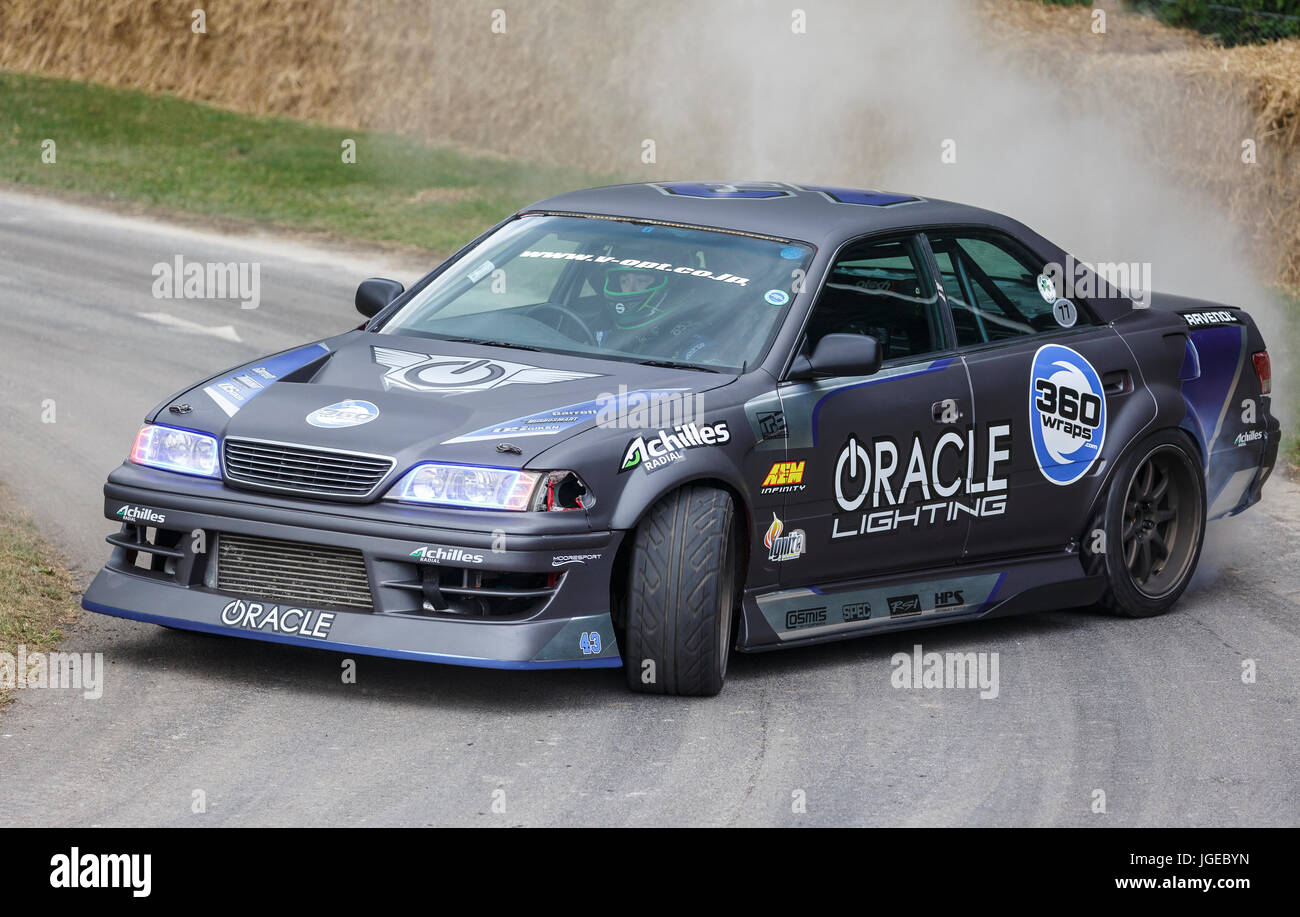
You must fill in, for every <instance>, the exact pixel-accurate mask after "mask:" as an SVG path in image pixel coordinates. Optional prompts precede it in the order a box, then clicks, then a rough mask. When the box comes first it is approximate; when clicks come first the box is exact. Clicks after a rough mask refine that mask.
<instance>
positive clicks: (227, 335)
mask: <svg viewBox="0 0 1300 917" xmlns="http://www.w3.org/2000/svg"><path fill="white" fill-rule="evenodd" d="M136 315H138V316H139V317H140V318H143V319H148V320H149V321H151V322H157V323H158V324H160V325H167V326H169V327H172V328H175V329H176V330H177V331H183V332H184V333H186V334H206V335H210V336H211V337H214V338H221V339H222V340H223V341H233V342H234V343H236V344H242V343H244V342H243V341H242V340H241V339H240V337H239V332H237V331H236V330H235V326H234V325H221V326H219V327H215V328H209V327H207V326H206V325H200V324H199V323H198V322H192V321H190V320H189V319H184V318H178V317H177V316H175V315H169V314H168V313H166V312H137V313H136Z"/></svg>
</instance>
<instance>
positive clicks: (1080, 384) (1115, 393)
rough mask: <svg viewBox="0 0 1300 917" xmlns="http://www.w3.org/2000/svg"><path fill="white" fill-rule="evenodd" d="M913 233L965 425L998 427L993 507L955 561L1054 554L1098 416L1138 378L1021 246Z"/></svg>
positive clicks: (1083, 486)
mask: <svg viewBox="0 0 1300 917" xmlns="http://www.w3.org/2000/svg"><path fill="white" fill-rule="evenodd" d="M925 240H926V242H927V244H928V246H929V248H930V251H931V254H932V256H933V258H934V266H935V270H936V271H937V273H938V275H939V279H940V287H941V289H942V292H943V296H944V298H945V300H946V302H947V304H948V306H949V309H950V312H951V315H952V320H953V326H954V331H955V333H956V337H957V347H958V351H959V353H960V354H961V356H962V359H963V360H964V361H965V363H966V366H967V369H968V372H969V374H970V381H971V389H972V392H973V395H974V403H975V420H976V421H977V422H978V424H979V425H980V426H990V425H994V426H998V427H1002V428H1006V429H1007V430H1008V431H1009V440H1008V442H1009V450H1010V456H1009V459H1008V461H1007V462H1006V465H1005V468H1006V471H1005V473H1004V474H1003V477H1005V478H1006V481H1007V484H1006V487H1005V488H1004V490H1003V493H1005V495H1006V505H1005V510H1004V512H1001V513H998V514H994V515H988V516H981V517H978V518H973V519H972V523H971V531H970V540H969V542H968V545H967V551H966V554H967V558H968V559H969V560H972V561H973V560H978V559H983V558H991V557H996V556H1005V555H1024V554H1034V553H1039V552H1052V551H1061V550H1063V549H1065V548H1066V547H1067V546H1069V545H1071V543H1072V542H1073V541H1074V540H1075V539H1077V538H1079V537H1080V536H1081V535H1082V534H1083V533H1084V529H1085V527H1086V525H1087V523H1088V520H1087V519H1086V518H1085V516H1086V515H1087V513H1088V512H1089V508H1090V506H1091V502H1092V498H1093V496H1094V495H1095V493H1096V491H1097V487H1098V486H1099V480H1098V479H1099V476H1100V475H1101V474H1102V472H1103V471H1104V469H1105V461H1104V460H1103V458H1102V449H1103V446H1104V444H1105V436H1106V427H1107V423H1106V418H1107V416H1108V415H1110V414H1112V413H1113V412H1114V411H1115V410H1116V408H1117V401H1118V399H1122V398H1127V397H1129V395H1130V394H1131V393H1132V392H1133V391H1134V380H1135V379H1140V375H1139V373H1138V372H1137V366H1136V363H1135V361H1134V358H1133V355H1132V353H1131V352H1130V351H1129V349H1128V347H1127V346H1125V344H1124V343H1123V341H1122V340H1120V339H1119V336H1118V335H1117V334H1116V333H1115V331H1114V330H1113V329H1111V328H1110V327H1109V326H1107V325H1104V324H1101V323H1100V322H1098V321H1097V320H1096V319H1095V318H1094V316H1093V314H1092V312H1091V310H1090V308H1089V306H1088V304H1087V302H1086V301H1085V300H1082V299H1079V298H1075V299H1066V298H1064V297H1061V296H1058V295H1057V290H1056V288H1055V284H1054V282H1053V280H1052V279H1051V276H1050V273H1052V272H1045V271H1046V269H1047V265H1046V263H1045V262H1044V260H1043V259H1042V258H1040V257H1039V256H1037V255H1035V254H1034V253H1033V252H1032V251H1031V250H1030V249H1029V248H1028V247H1027V246H1025V245H1024V244H1023V243H1021V242H1019V241H1018V240H1016V239H1014V238H1012V237H1011V236H1009V235H1006V234H1004V233H1001V232H996V231H993V230H983V229H962V230H931V231H929V232H927V233H926V234H925Z"/></svg>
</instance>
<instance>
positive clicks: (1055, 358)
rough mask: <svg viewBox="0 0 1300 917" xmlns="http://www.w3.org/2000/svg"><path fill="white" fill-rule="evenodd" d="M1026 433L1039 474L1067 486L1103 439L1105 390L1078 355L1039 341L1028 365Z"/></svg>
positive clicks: (1094, 456)
mask: <svg viewBox="0 0 1300 917" xmlns="http://www.w3.org/2000/svg"><path fill="white" fill-rule="evenodd" d="M1029 386H1030V393H1029V434H1030V438H1031V439H1032V440H1033V443H1034V458H1035V459H1037V461H1038V467H1039V469H1040V470H1041V471H1042V472H1043V477H1045V478H1047V480H1049V481H1051V482H1052V483H1053V484H1073V483H1074V482H1075V481H1077V480H1079V478H1081V477H1083V476H1084V475H1085V474H1087V473H1088V469H1090V468H1091V467H1092V465H1093V463H1094V462H1095V461H1097V456H1099V455H1101V447H1102V444H1103V443H1104V442H1105V441H1106V393H1105V392H1104V391H1103V390H1102V387H1101V377H1100V376H1098V375H1097V371H1096V370H1095V369H1093V368H1092V364H1091V363H1089V362H1088V361H1087V360H1086V359H1085V358H1084V357H1083V355H1082V354H1080V353H1078V352H1076V351H1074V350H1071V349H1070V348H1069V347H1062V346H1061V345H1060V344H1044V345H1043V346H1042V347H1040V348H1038V352H1037V353H1035V354H1034V362H1033V364H1032V365H1031V367H1030V369H1029Z"/></svg>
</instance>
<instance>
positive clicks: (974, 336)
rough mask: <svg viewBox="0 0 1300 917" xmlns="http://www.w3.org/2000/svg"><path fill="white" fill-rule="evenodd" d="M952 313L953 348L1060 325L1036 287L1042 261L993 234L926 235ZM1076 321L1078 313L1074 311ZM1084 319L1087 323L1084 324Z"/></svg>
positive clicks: (1079, 316) (1050, 305)
mask: <svg viewBox="0 0 1300 917" xmlns="http://www.w3.org/2000/svg"><path fill="white" fill-rule="evenodd" d="M926 237H927V239H928V240H929V242H930V247H931V249H932V250H933V251H934V257H935V261H936V262H938V265H939V274H940V276H941V277H942V279H943V289H944V294H945V296H946V297H947V299H948V305H949V308H950V309H951V311H952V323H953V327H954V328H955V329H956V331H957V345H958V346H959V347H965V346H969V345H972V344H987V343H991V342H994V341H1001V340H1005V339H1007V338H1014V337H1021V336H1023V335H1029V334H1037V333H1039V332H1042V331H1056V330H1059V329H1060V328H1061V327H1062V324H1063V323H1062V321H1061V320H1060V318H1059V317H1058V315H1057V314H1056V313H1055V312H1054V311H1053V302H1054V301H1055V297H1053V299H1052V300H1049V299H1047V298H1046V297H1045V296H1044V295H1043V294H1042V292H1040V290H1039V286H1038V276H1039V274H1040V273H1041V272H1042V270H1043V268H1044V264H1043V262H1042V260H1041V259H1039V258H1037V257H1036V256H1035V255H1033V254H1032V253H1030V252H1029V251H1028V250H1026V249H1025V248H1024V247H1023V246H1021V245H1020V244H1019V243H1017V242H1015V241H1013V240H1012V239H1009V238H1006V237H1004V236H1000V235H998V234H996V233H969V234H967V233H947V232H933V233H927V234H926ZM1076 318H1082V312H1081V311H1076ZM1085 320H1086V319H1085Z"/></svg>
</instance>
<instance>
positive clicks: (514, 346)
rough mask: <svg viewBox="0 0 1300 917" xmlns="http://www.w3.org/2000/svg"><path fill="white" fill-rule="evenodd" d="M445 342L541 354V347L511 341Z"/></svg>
mask: <svg viewBox="0 0 1300 917" xmlns="http://www.w3.org/2000/svg"><path fill="white" fill-rule="evenodd" d="M443 340H445V341H455V342H456V343H457V344H482V345H483V346H484V347H509V348H511V349H512V350H532V351H535V352H538V353H540V352H541V349H542V348H540V347H529V346H528V345H527V344H513V343H511V342H510V341H484V340H482V339H480V338H443Z"/></svg>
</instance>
